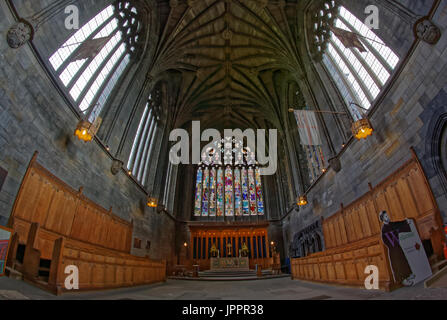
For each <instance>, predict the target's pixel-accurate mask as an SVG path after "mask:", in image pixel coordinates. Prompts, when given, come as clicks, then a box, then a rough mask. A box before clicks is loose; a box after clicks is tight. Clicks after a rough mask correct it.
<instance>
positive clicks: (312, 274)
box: [291, 152, 445, 290]
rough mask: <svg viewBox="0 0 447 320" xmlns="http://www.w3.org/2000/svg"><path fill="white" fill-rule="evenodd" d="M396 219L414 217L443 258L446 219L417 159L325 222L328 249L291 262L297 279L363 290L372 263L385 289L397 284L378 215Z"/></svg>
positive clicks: (440, 258) (294, 277)
mask: <svg viewBox="0 0 447 320" xmlns="http://www.w3.org/2000/svg"><path fill="white" fill-rule="evenodd" d="M383 210H385V211H387V212H388V213H389V215H390V218H391V220H392V221H402V220H405V219H407V218H408V219H414V220H415V221H416V226H417V228H418V232H419V235H420V237H421V240H423V241H424V240H425V241H429V242H431V244H432V247H433V251H434V257H435V260H442V259H443V250H442V248H443V242H445V237H444V235H443V234H442V232H443V228H442V220H441V215H440V212H439V209H438V207H437V204H436V201H435V199H434V196H433V193H432V191H431V189H430V186H429V184H428V181H427V179H426V177H425V174H424V172H423V169H422V167H421V165H420V163H419V161H418V159H417V157H416V155H415V153H414V152H413V157H412V159H411V160H409V161H408V162H407V163H405V164H404V165H403V166H402V167H401V168H400V169H399V170H397V171H396V172H395V173H393V174H392V175H390V176H389V177H387V178H386V179H384V180H383V181H382V182H381V183H380V184H378V185H377V186H376V187H372V186H370V191H369V192H368V193H366V194H365V195H363V196H362V197H360V198H359V199H357V200H356V201H354V202H353V203H351V204H350V205H348V206H346V207H345V206H343V205H341V209H340V211H339V212H337V213H335V214H334V215H332V216H331V217H329V218H327V219H325V220H324V221H323V233H324V241H325V247H326V249H327V250H326V251H325V252H322V253H318V254H314V255H310V256H308V257H305V258H299V259H292V261H291V265H292V278H293V279H302V280H309V281H318V282H326V283H335V284H345V285H353V286H360V287H362V286H363V284H364V280H365V278H366V276H365V274H364V270H365V267H366V266H367V265H376V266H378V267H379V270H380V287H381V288H382V289H384V290H392V289H394V288H396V287H398V286H399V285H398V284H395V283H394V279H393V276H392V271H391V268H390V263H389V258H388V251H387V248H386V247H385V246H384V244H383V242H382V235H381V228H382V224H381V222H380V221H379V213H380V212H381V211H383Z"/></svg>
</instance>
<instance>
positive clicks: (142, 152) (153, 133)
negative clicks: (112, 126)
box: [127, 87, 161, 186]
mask: <svg viewBox="0 0 447 320" xmlns="http://www.w3.org/2000/svg"><path fill="white" fill-rule="evenodd" d="M160 108H161V93H160V89H159V87H157V88H156V89H155V90H154V91H153V93H152V94H151V95H150V96H149V99H148V101H147V103H146V107H145V109H144V112H143V116H142V117H141V120H140V123H139V126H138V130H137V133H136V135H135V139H134V142H133V146H132V150H131V152H130V156H129V161H128V162H127V168H128V170H129V171H130V173H131V174H132V176H133V177H135V178H136V179H137V180H138V181H139V182H140V183H141V184H142V185H143V186H145V185H146V182H147V177H148V174H149V168H150V163H151V160H152V157H151V155H152V151H153V149H154V145H155V141H156V138H157V133H158V130H159V128H158V123H159V120H160V118H159V113H160Z"/></svg>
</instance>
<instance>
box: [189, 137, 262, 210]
mask: <svg viewBox="0 0 447 320" xmlns="http://www.w3.org/2000/svg"><path fill="white" fill-rule="evenodd" d="M242 146H243V144H242V142H240V141H236V139H232V138H225V139H222V140H221V141H220V142H219V143H216V144H215V145H214V147H213V148H209V149H208V150H206V152H205V153H204V154H202V162H201V164H200V165H199V167H198V170H197V176H196V195H195V206H194V216H196V217H208V216H209V217H215V216H218V217H223V216H226V217H233V216H237V217H239V216H257V215H264V214H265V208H264V197H263V192H262V177H261V171H260V169H259V167H257V165H256V160H255V154H254V152H252V150H250V149H249V148H243V147H242Z"/></svg>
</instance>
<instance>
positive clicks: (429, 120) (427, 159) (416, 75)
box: [283, 0, 447, 247]
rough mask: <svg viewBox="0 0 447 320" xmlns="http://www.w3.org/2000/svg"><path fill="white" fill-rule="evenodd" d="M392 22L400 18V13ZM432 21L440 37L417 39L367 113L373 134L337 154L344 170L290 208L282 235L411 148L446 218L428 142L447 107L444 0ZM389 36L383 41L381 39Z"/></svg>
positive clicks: (333, 208) (380, 174) (446, 200)
mask: <svg viewBox="0 0 447 320" xmlns="http://www.w3.org/2000/svg"><path fill="white" fill-rule="evenodd" d="M346 2H348V1H347V0H346ZM351 2H354V1H351ZM359 2H360V1H359ZM363 8H364V7H363ZM418 8H419V7H418ZM424 8H426V7H424ZM414 10H416V9H414ZM418 10H419V9H418ZM426 13H427V12H425V14H426ZM395 20H396V21H398V20H399V17H395ZM433 22H434V23H435V24H436V25H437V26H438V27H439V28H440V29H441V31H442V38H441V39H440V41H439V42H438V43H437V44H436V45H435V46H433V45H429V44H427V43H425V42H419V43H418V44H417V47H416V49H415V50H414V52H413V53H410V54H409V59H408V64H407V65H406V66H405V67H404V68H403V70H402V73H401V74H400V75H398V78H397V79H396V81H395V82H394V83H392V85H391V88H390V91H389V92H387V93H386V95H385V96H384V98H383V99H382V100H381V101H380V103H379V104H378V106H377V108H376V109H375V110H374V112H373V114H372V116H371V122H372V125H373V127H374V128H375V133H374V135H373V136H372V137H370V138H368V139H367V140H366V141H365V140H363V141H353V142H352V143H351V144H349V145H348V146H347V148H346V149H345V150H344V152H343V153H342V154H341V156H340V160H341V165H342V170H341V171H340V172H339V173H335V172H334V171H333V170H329V171H328V172H327V173H326V174H325V175H324V176H323V177H322V178H321V179H320V180H319V181H318V183H317V184H316V185H315V186H314V187H313V188H312V189H311V190H310V191H309V194H308V200H309V205H308V206H307V207H305V208H304V209H302V210H301V211H300V212H297V211H293V212H292V214H291V215H290V216H288V217H287V218H285V219H284V220H283V226H284V239H288V240H289V241H290V239H293V235H294V234H295V233H296V232H298V231H299V230H301V229H303V228H305V227H306V226H308V225H310V224H312V223H313V222H315V221H316V220H318V219H320V218H321V217H329V216H331V215H333V214H334V213H335V212H337V211H338V210H339V208H340V204H341V203H343V204H345V205H348V204H350V203H351V202H353V201H354V200H355V199H357V198H359V197H360V196H362V195H363V194H365V193H366V192H367V191H368V190H369V189H368V183H371V184H372V185H373V186H374V185H377V184H378V183H379V182H380V181H382V180H383V179H385V178H386V177H387V176H388V175H390V174H391V173H393V172H394V171H396V170H397V169H399V167H401V166H402V165H403V164H404V162H405V161H407V160H408V159H410V157H411V152H410V147H414V148H415V151H416V153H417V156H418V157H419V159H420V160H421V163H422V166H423V168H424V170H425V173H426V175H427V177H428V179H429V182H430V185H431V187H432V189H433V192H434V194H435V198H436V201H437V203H438V206H439V209H440V211H441V213H442V216H443V219H444V221H445V222H447V197H446V190H445V188H444V187H442V180H443V177H442V175H443V174H445V172H444V171H443V169H442V168H441V169H440V168H436V165H435V164H434V163H435V161H434V160H436V159H434V150H433V146H432V142H433V137H434V135H435V134H436V133H438V134H439V128H437V127H436V124H437V120H438V119H439V118H440V116H441V115H443V114H444V113H446V111H447V92H446V90H447V76H446V71H447V35H446V31H447V30H446V27H447V3H445V2H444V1H442V2H441V5H440V7H439V8H438V10H437V11H436V13H435V15H434V18H433ZM386 25H390V26H392V25H394V23H390V24H386ZM408 28H409V29H408V30H406V33H405V34H404V35H401V37H402V40H398V39H395V41H398V42H397V43H395V45H394V47H395V48H398V47H399V46H400V45H398V43H399V41H402V42H401V45H402V46H403V47H404V48H405V47H406V48H407V50H408V49H409V47H410V46H409V45H408V40H409V37H410V35H412V27H410V26H408ZM390 32H391V31H389V33H390ZM390 34H391V33H390ZM401 34H402V32H401ZM383 35H386V32H383ZM387 40H388V39H386V38H385V39H384V41H385V42H387ZM413 41H414V36H413ZM387 43H388V42H387ZM400 55H402V53H400ZM401 58H404V56H402V57H401ZM438 147H439V146H438ZM287 246H288V244H286V247H287Z"/></svg>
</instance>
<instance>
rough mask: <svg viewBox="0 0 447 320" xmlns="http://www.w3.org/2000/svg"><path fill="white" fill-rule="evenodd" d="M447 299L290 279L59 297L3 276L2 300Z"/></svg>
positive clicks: (444, 294) (416, 291)
mask: <svg viewBox="0 0 447 320" xmlns="http://www.w3.org/2000/svg"><path fill="white" fill-rule="evenodd" d="M17 299H18V300H23V299H31V300H90V299H92V300H377V299H379V300H428V299H437V300H447V288H433V289H425V288H424V287H423V284H420V285H418V286H416V287H413V288H404V289H400V290H397V291H394V292H392V293H386V292H382V291H367V290H360V289H352V288H346V287H338V286H326V285H319V284H314V283H306V282H301V281H292V280H290V279H287V278H282V279H270V280H260V281H238V282H206V281H197V282H195V281H181V280H168V281H167V282H166V283H162V284H155V285H150V286H143V287H137V288H127V289H119V290H110V291H101V292H88V293H70V294H65V295H64V296H61V297H57V296H54V295H52V294H50V293H47V292H45V291H42V290H40V289H38V288H36V287H34V286H32V285H29V284H27V283H25V282H23V281H19V280H14V279H10V278H5V277H3V278H0V300H17Z"/></svg>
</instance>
